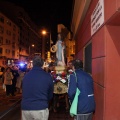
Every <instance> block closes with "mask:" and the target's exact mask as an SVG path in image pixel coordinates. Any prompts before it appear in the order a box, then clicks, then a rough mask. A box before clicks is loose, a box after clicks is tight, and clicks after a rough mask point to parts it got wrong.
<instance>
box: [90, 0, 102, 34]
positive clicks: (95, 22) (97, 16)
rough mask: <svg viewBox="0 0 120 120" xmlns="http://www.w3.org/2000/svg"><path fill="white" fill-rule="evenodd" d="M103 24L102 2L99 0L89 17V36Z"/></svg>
mask: <svg viewBox="0 0 120 120" xmlns="http://www.w3.org/2000/svg"><path fill="white" fill-rule="evenodd" d="M103 23H104V0H99V1H98V3H97V5H96V7H95V9H94V11H93V12H92V15H91V35H93V34H94V33H95V32H96V31H97V30H98V29H99V28H100V26H101V25H102V24H103Z"/></svg>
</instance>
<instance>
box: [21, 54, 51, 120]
mask: <svg viewBox="0 0 120 120" xmlns="http://www.w3.org/2000/svg"><path fill="white" fill-rule="evenodd" d="M43 64H44V61H43V59H42V58H41V57H40V56H35V57H34V59H33V68H32V69H31V70H30V71H29V72H28V73H27V74H25V76H24V78H23V82H22V102H21V109H22V120H48V117H49V110H48V106H49V101H50V100H51V99H52V97H53V80H52V77H51V75H50V74H49V73H47V72H45V71H44V70H43Z"/></svg>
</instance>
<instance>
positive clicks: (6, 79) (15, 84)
mask: <svg viewBox="0 0 120 120" xmlns="http://www.w3.org/2000/svg"><path fill="white" fill-rule="evenodd" d="M0 72H1V75H0V79H1V80H2V83H3V89H4V90H5V92H6V97H9V96H15V95H16V94H17V93H22V79H23V77H24V75H25V73H26V71H25V70H24V69H21V68H19V67H18V66H17V65H14V66H7V67H2V66H0Z"/></svg>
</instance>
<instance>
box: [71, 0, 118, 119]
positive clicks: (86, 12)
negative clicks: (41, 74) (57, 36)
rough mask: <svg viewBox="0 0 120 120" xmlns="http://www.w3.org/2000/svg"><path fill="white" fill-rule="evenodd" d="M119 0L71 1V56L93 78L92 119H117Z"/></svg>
mask: <svg viewBox="0 0 120 120" xmlns="http://www.w3.org/2000/svg"><path fill="white" fill-rule="evenodd" d="M119 11H120V0H114V1H113V0H75V3H74V9H73V18H72V24H71V29H72V32H73V36H74V39H75V41H76V52H75V57H76V58H80V59H82V60H83V63H84V70H85V71H87V72H89V73H90V74H91V75H92V77H93V79H94V91H95V101H96V110H95V113H94V117H93V120H119V119H120V117H119V111H120V107H119V105H120V94H119V93H118V91H119V89H120V87H119V84H120V76H119V73H120V47H119V44H120V40H119V39H120V35H119V32H120V12H119Z"/></svg>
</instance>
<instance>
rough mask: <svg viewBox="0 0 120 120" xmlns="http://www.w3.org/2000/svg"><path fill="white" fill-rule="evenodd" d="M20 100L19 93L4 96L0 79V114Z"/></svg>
mask: <svg viewBox="0 0 120 120" xmlns="http://www.w3.org/2000/svg"><path fill="white" fill-rule="evenodd" d="M20 100H21V94H16V95H15V96H10V97H6V93H5V90H4V89H3V86H2V82H1V81H0V116H2V115H3V114H5V113H6V112H8V111H9V110H10V109H11V108H12V107H14V105H15V104H17V102H19V101H20Z"/></svg>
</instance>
